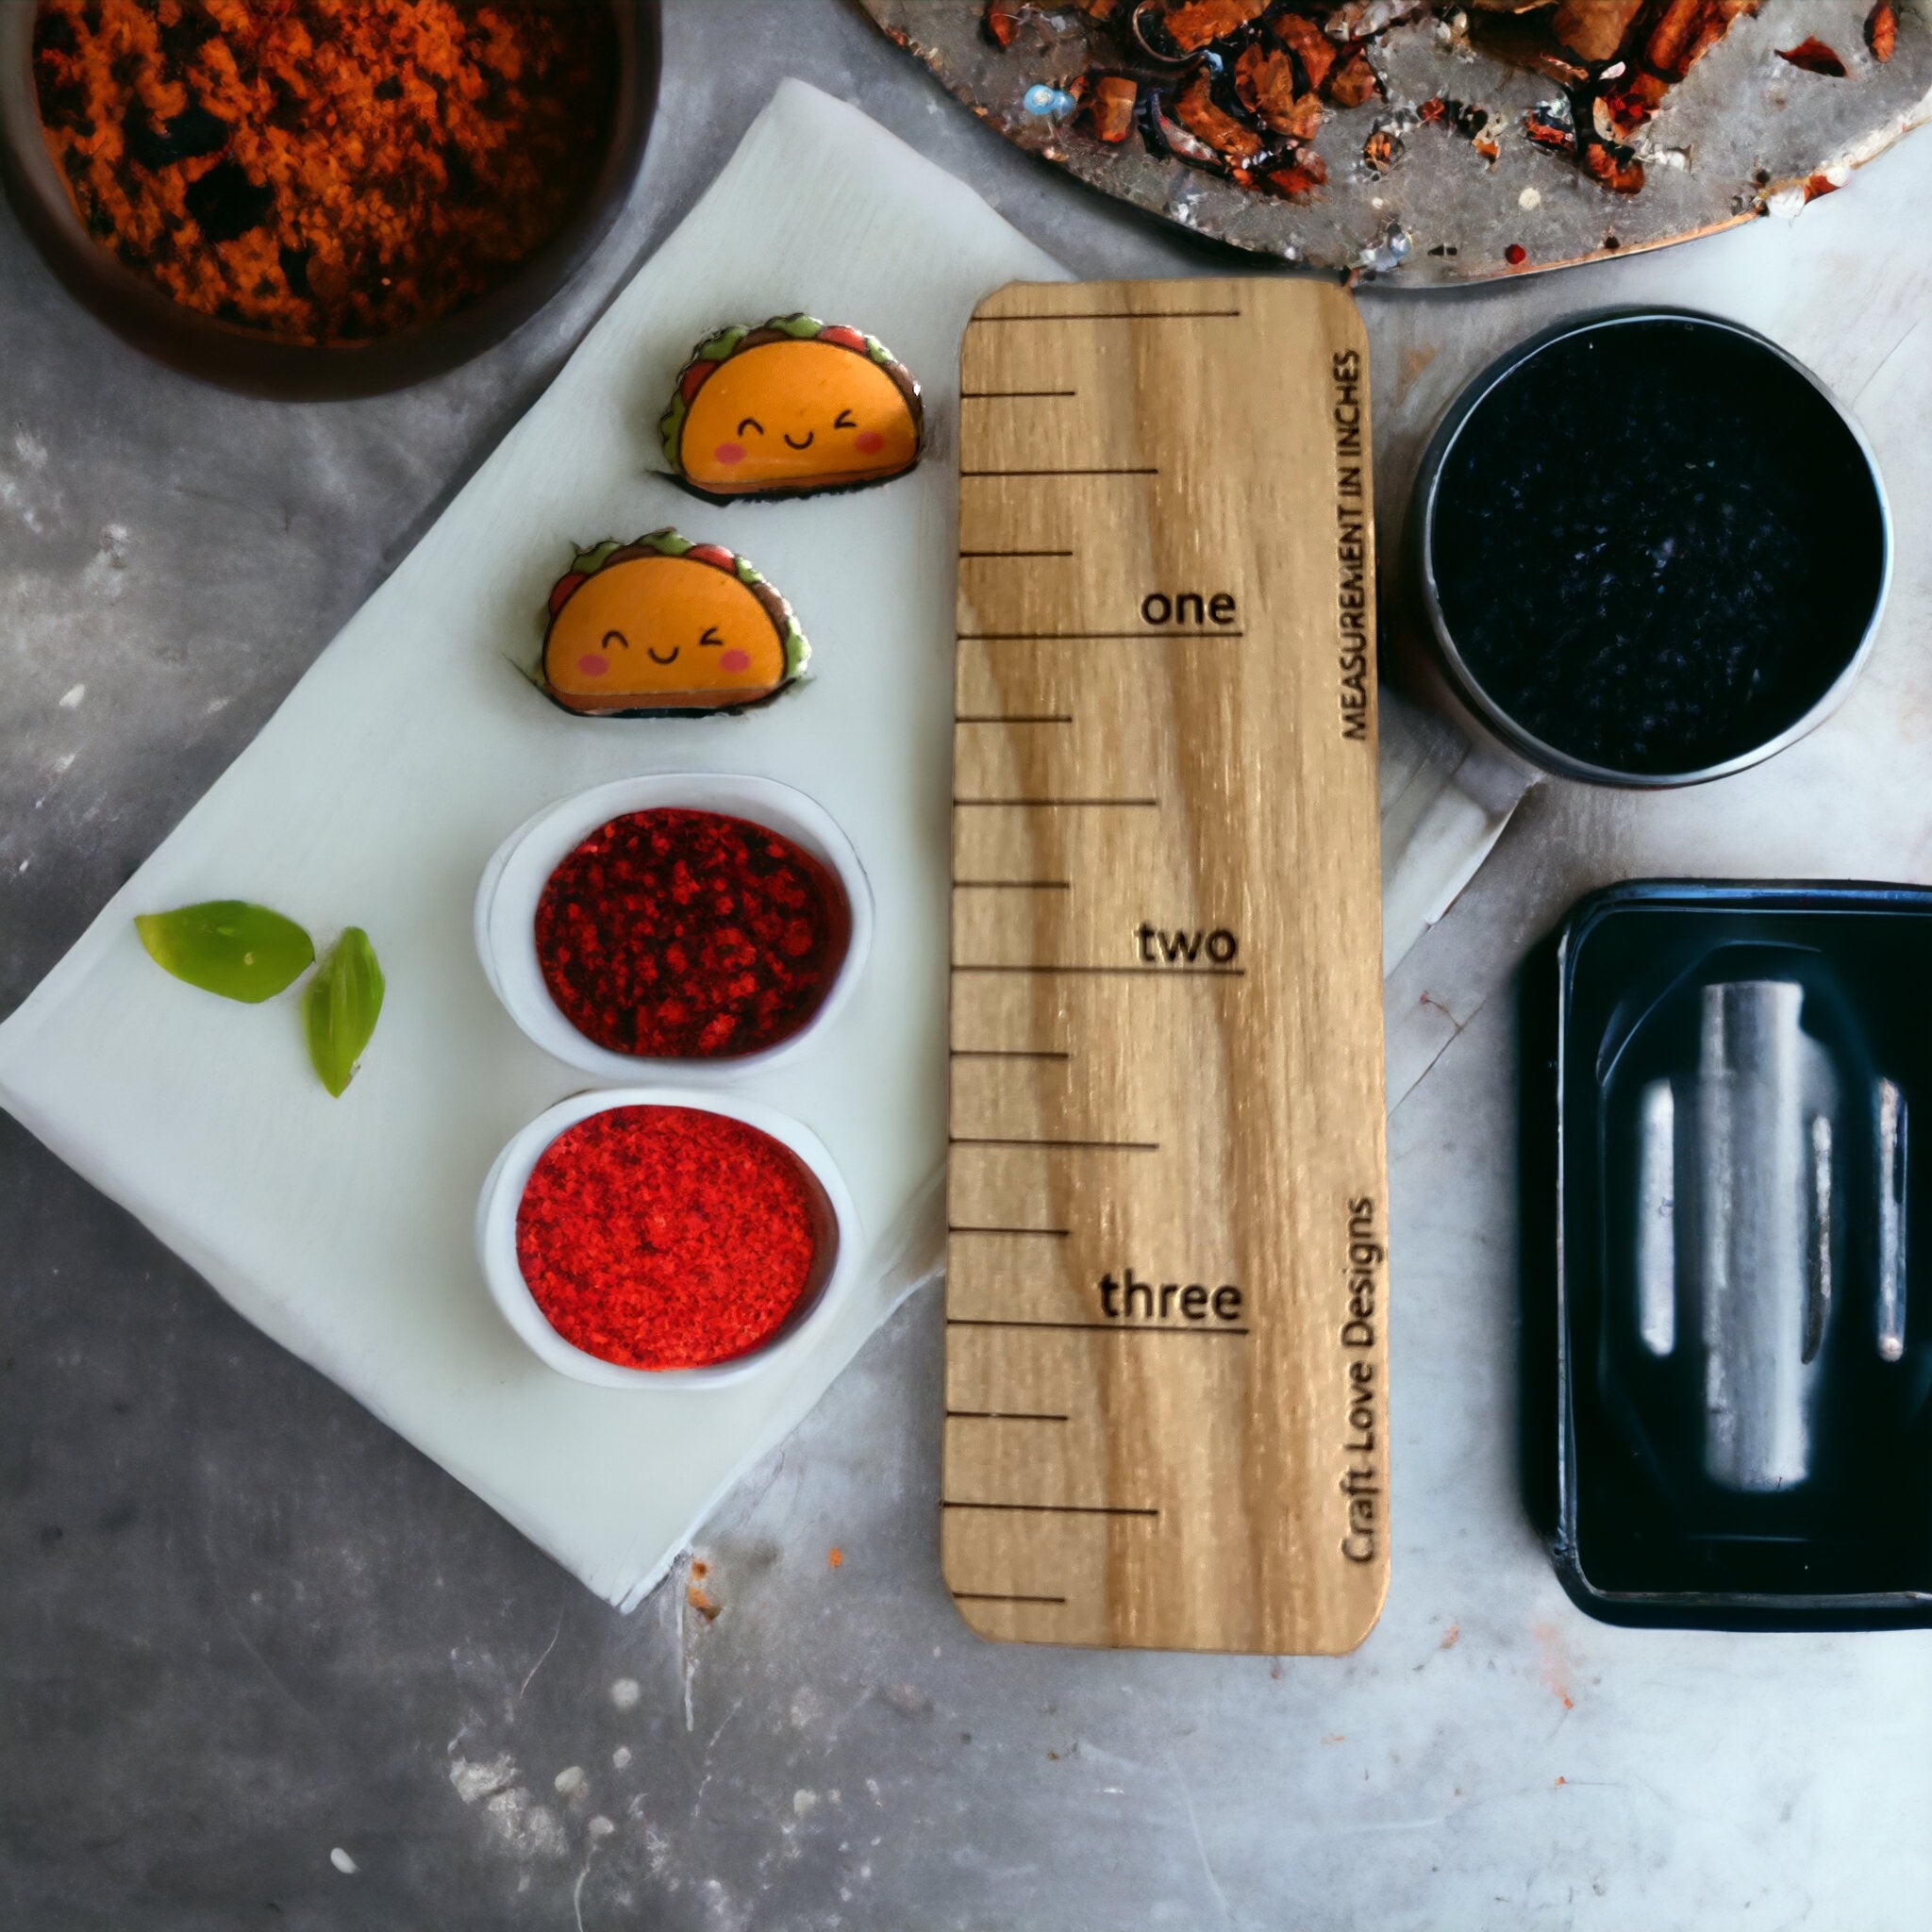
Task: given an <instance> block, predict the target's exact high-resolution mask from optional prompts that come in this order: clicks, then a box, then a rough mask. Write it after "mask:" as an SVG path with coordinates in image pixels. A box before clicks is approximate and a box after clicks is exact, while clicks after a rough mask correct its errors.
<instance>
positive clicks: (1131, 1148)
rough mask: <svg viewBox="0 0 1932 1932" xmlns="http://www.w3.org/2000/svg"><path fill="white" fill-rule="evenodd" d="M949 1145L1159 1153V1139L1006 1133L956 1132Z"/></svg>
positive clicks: (1116, 1152)
mask: <svg viewBox="0 0 1932 1932" xmlns="http://www.w3.org/2000/svg"><path fill="white" fill-rule="evenodd" d="M947 1145H948V1146H952V1147H1091V1148H1097V1149H1099V1150H1100V1151H1101V1152H1103V1153H1108V1152H1111V1153H1114V1154H1158V1153H1159V1152H1160V1142H1159V1141H1057V1140H1053V1139H1047V1140H1043V1141H1038V1140H1021V1139H1009V1138H1008V1137H1006V1136H1004V1135H999V1134H992V1135H983V1134H954V1135H951V1136H950V1137H949V1138H948V1141H947Z"/></svg>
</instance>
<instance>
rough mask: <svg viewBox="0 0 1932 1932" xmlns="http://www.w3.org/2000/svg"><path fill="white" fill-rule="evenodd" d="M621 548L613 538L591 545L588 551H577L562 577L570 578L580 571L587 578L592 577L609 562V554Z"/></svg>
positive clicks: (621, 544)
mask: <svg viewBox="0 0 1932 1932" xmlns="http://www.w3.org/2000/svg"><path fill="white" fill-rule="evenodd" d="M623 548H624V545H623V543H622V542H621V541H619V540H618V539H617V538H615V537H607V538H605V540H604V541H603V542H601V543H592V544H591V547H590V548H589V549H588V550H579V551H578V552H577V554H576V555H575V557H574V558H571V560H570V569H569V570H567V571H566V572H564V575H566V576H571V575H575V573H576V572H578V571H582V572H583V574H584V575H586V576H587V577H588V576H594V575H596V573H597V572H598V571H600V570H602V569H603V568H604V566H605V565H606V564H607V563H608V562H609V561H610V553H611V552H612V551H613V550H622V549H623Z"/></svg>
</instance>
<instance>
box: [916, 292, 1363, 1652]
mask: <svg viewBox="0 0 1932 1932" xmlns="http://www.w3.org/2000/svg"><path fill="white" fill-rule="evenodd" d="M1367 361H1368V358H1367V348H1366V343H1365V341H1364V338H1363V334H1362V329H1361V325H1360V321H1359V318H1358V317H1357V313H1356V310H1355V307H1354V304H1353V303H1352V302H1351V301H1350V299H1349V298H1348V296H1347V295H1346V294H1345V293H1343V292H1342V291H1341V290H1339V289H1335V288H1332V287H1328V286H1325V285H1323V284H1318V283H1314V282H1307V281H1294V280H1287V279H1269V280H1242V281H1190V282H1102V283H1086V284H1078V285H1074V284H1067V285H1032V284H1016V285H1014V286H1012V287H1009V288H1007V289H1004V290H1002V291H1000V292H999V293H998V294H996V295H994V296H992V297H991V299H990V300H989V301H987V302H986V303H984V304H983V305H982V306H981V307H980V308H979V310H978V311H977V313H976V314H975V316H974V320H973V322H972V324H971V325H970V326H969V327H968V329H967V331H966V338H965V345H964V348H963V350H962V352H961V362H960V373H961V382H960V403H959V418H960V431H959V462H960V483H959V496H960V504H959V604H958V610H959V641H958V675H957V708H956V711H957V721H958V722H957V725H956V730H955V738H954V768H955V779H954V794H955V803H954V813H953V973H952V1015H951V1041H952V1097H951V1134H952V1150H951V1161H950V1168H951V1173H950V1186H949V1206H950V1213H949V1219H950V1222H951V1228H952V1232H951V1237H950V1243H949V1263H948V1270H947V1280H946V1324H947V1327H946V1385H945V1386H946V1428H945V1458H944V1478H943V1521H942V1527H941V1543H942V1550H943V1559H944V1564H945V1574H946V1578H947V1582H948V1584H949V1585H950V1587H951V1589H952V1592H953V1595H954V1598H955V1599H956V1601H957V1602H958V1606H959V1608H960V1610H961V1612H962V1613H963V1614H964V1616H965V1618H966V1620H967V1622H968V1623H969V1624H971V1625H972V1626H973V1628H974V1630H976V1631H978V1632H979V1633H980V1634H981V1635H982V1636H985V1637H991V1638H1000V1639H1007V1640H1011V1641H1026V1642H1044V1643H1079V1644H1104V1645H1138V1646H1149V1647H1154V1648H1160V1649H1187V1650H1226V1651H1259V1652H1271V1653H1285V1652H1305V1653H1336V1652H1341V1651H1346V1650H1350V1649H1353V1648H1354V1646H1355V1645H1356V1644H1357V1643H1358V1642H1360V1641H1361V1640H1362V1638H1363V1637H1364V1636H1365V1635H1366V1634H1367V1632H1368V1630H1369V1629H1370V1627H1371V1626H1372V1625H1373V1624H1374V1621H1375V1617H1376V1615H1377V1613H1378V1611H1379V1609H1380V1607H1381V1602H1382V1596H1383V1592H1384V1590H1385V1588H1386V1583H1387V1574H1388V1560H1389V1555H1388V1553H1389V1524H1388V1467H1389V1459H1388V1458H1389V1441H1388V1405H1387V1357H1386V1351H1385V1342H1384V1337H1385V1317H1386V1297H1385V1269H1384V1242H1385V1240H1386V1233H1387V1225H1388V1221H1387V1194H1386V1183H1385V1172H1386V1171H1385V1166H1384V1156H1383V1138H1382V1125H1383V1091H1382V987H1381V964H1380V960H1381V903H1380V877H1379V862H1378V857H1377V839H1376V783H1375V708H1374V706H1375V671H1374V591H1373V586H1374V553H1373V523H1372V517H1371V498H1370V486H1369V432H1368V404H1367V392H1368V381H1367V377H1368V368H1367Z"/></svg>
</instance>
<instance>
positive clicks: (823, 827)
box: [475, 772, 873, 1084]
mask: <svg viewBox="0 0 1932 1932" xmlns="http://www.w3.org/2000/svg"><path fill="white" fill-rule="evenodd" d="M671 806H681V807H684V808H687V809H689V810H691V811H711V812H721V813H724V814H725V815H727V816H729V817H731V818H739V819H749V820H750V821H751V822H752V823H753V824H759V825H763V826H765V827H767V828H768V829H769V830H771V831H774V832H776V833H778V834H780V835H781V836H782V837H784V838H787V839H790V840H791V842H792V843H793V844H794V845H796V846H798V847H799V848H800V849H801V850H803V851H805V852H808V853H809V854H810V855H811V857H812V858H816V859H817V860H818V861H819V863H820V864H821V865H823V866H824V867H825V869H826V870H827V871H828V872H830V873H831V874H833V875H834V876H835V877H836V878H837V879H838V881H839V885H840V889H841V891H843V892H844V894H845V904H846V908H847V911H848V914H849V916H850V919H851V931H850V933H849V934H848V935H847V938H846V941H845V957H844V958H843V959H842V960H841V962H840V966H839V971H838V973H837V974H836V975H835V976H834V978H833V981H832V984H831V985H830V986H829V987H828V988H827V989H826V991H825V996H824V999H823V1000H822V1001H821V1002H820V1003H819V1008H818V1011H817V1012H815V1013H814V1014H813V1015H812V1016H811V1018H810V1019H809V1020H808V1021H807V1022H806V1023H805V1024H804V1025H803V1026H801V1027H800V1028H799V1029H798V1031H797V1032H796V1033H793V1034H791V1035H790V1036H789V1037H788V1038H786V1039H784V1040H781V1041H777V1042H776V1043H775V1044H774V1045H772V1046H767V1047H761V1048H760V1049H759V1050H758V1052H756V1053H746V1054H737V1055H734V1056H730V1057H720V1058H715V1059H675V1058H674V1059H666V1058H649V1057H646V1056H643V1055H641V1054H625V1053H613V1052H612V1051H611V1050H610V1049H609V1048H608V1047H605V1046H599V1045H598V1044H597V1042H596V1041H593V1040H590V1039H587V1038H586V1037H585V1036H584V1035H583V1034H581V1033H579V1032H578V1031H577V1029H576V1028H575V1026H573V1025H572V1024H571V1023H570V1022H569V1021H568V1020H567V1019H565V1018H564V1016H563V1013H562V1011H561V1010H560V1009H559V1008H558V1004H557V1002H556V1001H555V1000H554V999H552V998H551V997H550V988H549V987H548V985H546V984H545V982H544V978H543V968H542V966H541V963H540V961H539V959H538V957H537V902H538V901H539V900H540V899H541V897H542V895H543V888H544V887H545V886H546V885H547V884H549V882H550V875H551V874H552V873H554V872H555V871H556V870H557V868H558V866H559V865H560V864H562V862H563V861H564V859H565V858H568V857H569V856H570V854H571V853H573V852H574V851H575V850H576V848H577V846H578V845H579V844H580V843H581V842H582V841H584V840H585V839H587V838H589V837H590V835H591V833H592V832H594V831H596V830H597V829H598V827H599V826H601V825H608V824H609V823H610V821H611V820H612V819H619V818H623V817H624V816H625V814H626V813H628V812H635V811H650V810H653V809H658V808H664V807H671ZM872 927H873V898H872V882H871V881H870V880H869V879H868V878H867V877H866V875H865V868H864V867H863V866H861V865H860V864H859V862H858V853H857V852H855V851H854V850H853V849H852V841H851V840H849V839H848V838H846V836H845V834H844V833H843V832H842V831H841V830H840V828H839V825H838V823H837V822H836V821H835V820H834V819H833V817H832V815H831V814H830V813H829V812H828V811H826V810H825V808H824V807H823V806H821V805H819V804H817V803H816V802H815V801H814V800H812V799H809V798H808V797H807V796H806V795H805V793H804V792H802V791H793V790H792V788H791V786H790V785H780V784H779V783H778V782H777V781H776V780H775V779H773V778H750V777H741V776H737V775H734V774H729V773H724V772H664V773H659V774H657V775H656V776H654V777H649V778H620V779H619V780H617V782H616V783H615V784H611V785H599V786H597V787H596V788H595V789H594V790H592V791H580V792H578V793H577V794H576V795H575V797H574V798H566V799H563V800H561V801H560V802H559V803H558V804H556V805H552V806H546V807H545V808H543V809H542V810H541V811H540V812H538V813H537V814H536V816H535V817H534V818H531V819H529V820H527V821H526V822H525V824H522V825H519V826H518V827H517V829H516V830H515V831H514V832H512V833H511V834H510V835H509V837H508V839H506V840H505V841H503V843H502V844H501V845H500V846H498V847H497V849H496V853H495V855H494V857H492V858H491V861H490V863H489V864H488V865H487V866H485V867H484V869H483V877H482V879H481V881H480V882H479V884H478V885H477V888H476V912H475V928H476V953H477V956H478V958H481V960H482V962H483V974H484V977H485V978H486V979H488V980H489V982H490V987H491V991H492V992H494V993H495V995H496V996H497V998H498V999H499V1000H501V1001H502V1002H503V1005H504V1009H505V1010H506V1011H507V1012H508V1014H509V1016H510V1018H511V1019H512V1020H514V1021H515V1022H516V1023H517V1024H518V1025H519V1026H521V1027H522V1028H523V1030H524V1031H525V1033H526V1034H527V1035H528V1036H529V1037H530V1039H532V1040H534V1041H536V1042H537V1044H538V1045H539V1046H541V1048H542V1049H543V1050H544V1052H546V1053H550V1054H555V1055H556V1057H557V1058H558V1059H560V1060H563V1061H566V1062H567V1063H568V1064H569V1065H571V1066H574V1067H581V1068H582V1069H583V1071H584V1072H585V1073H587V1074H597V1075H598V1076H599V1077H600V1078H602V1079H606V1080H635V1079H637V1078H639V1077H640V1076H642V1077H645V1078H649V1077H650V1076H652V1075H654V1074H657V1075H665V1076H670V1077H675V1078H676V1079H679V1080H698V1081H703V1082H705V1083H706V1084H709V1083H711V1082H713V1081H731V1080H735V1079H737V1078H739V1077H741V1075H743V1074H746V1073H749V1072H752V1071H754V1070H755V1069H758V1068H760V1067H766V1066H769V1065H771V1063H772V1062H773V1061H774V1060H775V1059H779V1058H782V1057H784V1056H785V1055H787V1054H793V1053H796V1052H798V1050H799V1049H800V1048H801V1047H803V1046H804V1045H805V1044H806V1043H807V1042H808V1041H809V1040H810V1039H811V1038H812V1037H813V1036H814V1035H815V1034H818V1033H820V1032H823V1031H824V1028H825V1027H827V1026H828V1025H830V1024H831V1023H832V1021H833V1019H834V1018H835V1017H836V1015H837V1014H838V1012H839V1011H840V1009H841V1008H842V1007H843V1006H844V1004H845V1002H846V1001H847V1000H848V999H849V998H850V997H851V995H852V989H853V988H854V986H856V985H857V984H858V975H859V974H860V973H861V972H862V971H863V970H864V967H865V958H866V954H867V953H868V952H869V951H870V950H871V948H872Z"/></svg>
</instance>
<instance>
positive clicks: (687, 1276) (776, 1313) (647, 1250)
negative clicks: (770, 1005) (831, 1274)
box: [517, 1107, 820, 1369]
mask: <svg viewBox="0 0 1932 1932" xmlns="http://www.w3.org/2000/svg"><path fill="white" fill-rule="evenodd" d="M819 1226H820V1217H819V1213H818V1212H817V1211H815V1202H814V1191H813V1189H812V1186H811V1183H810V1181H809V1180H808V1176H807V1174H806V1171H805V1169H804V1167H803V1165H802V1164H801V1162H800V1161H799V1159H798V1158H797V1157H796V1156H795V1155H794V1154H793V1153H792V1152H791V1149H790V1148H788V1147H785V1146H783V1145H782V1144H781V1143H780V1142H778V1141H774V1140H773V1139H772V1137H771V1136H770V1135H769V1134H764V1133H760V1132H759V1131H758V1128H757V1127H753V1126H747V1125H746V1124H745V1123H744V1122H742V1121H739V1120H733V1119H732V1118H731V1117H730V1116H729V1115H728V1114H720V1113H708V1112H706V1111H705V1110H704V1109H703V1108H691V1107H613V1108H606V1109H605V1110H604V1111H603V1112H602V1113H593V1114H591V1116H590V1117H589V1118H588V1119H587V1120H581V1121H579V1122H577V1124H575V1126H572V1127H566V1128H565V1129H564V1130H563V1132H562V1133H560V1134H559V1135H558V1137H557V1139H556V1140H554V1141H551V1143H550V1145H549V1146H548V1147H546V1148H545V1149H544V1150H543V1152H542V1154H541V1157H540V1158H539V1159H538V1161H537V1165H536V1167H535V1168H534V1169H533V1170H532V1172H531V1174H530V1178H529V1181H528V1183H527V1185H526V1186H525V1189H524V1197H523V1200H522V1202H521V1203H520V1204H519V1206H518V1208H517V1265H518V1266H519V1267H520V1268H521V1269H522V1270H523V1275H524V1280H525V1282H526V1283H527V1284H528V1286H529V1290H530V1292H531V1294H532V1295H534V1296H535V1297H536V1302H537V1306H538V1307H540V1308H541V1309H542V1311H543V1319H544V1320H545V1321H547V1322H548V1323H549V1324H550V1325H551V1326H552V1327H553V1328H555V1329H556V1330H557V1332H558V1334H559V1335H561V1336H562V1337H563V1339H564V1340H565V1341H568V1342H570V1343H571V1344H572V1345H573V1346H575V1347H577V1348H580V1349H582V1350H583V1351H584V1352H585V1353H586V1354H587V1355H593V1356H596V1357H599V1358H600V1359H602V1360H604V1361H607V1362H617V1363H620V1364H622V1365H623V1366H624V1367H625V1368H631V1369H690V1368H697V1367H700V1366H702V1365H703V1364H705V1363H708V1362H724V1361H730V1360H731V1359H732V1358H733V1357H737V1356H741V1355H745V1354H748V1353H749V1352H750V1351H751V1350H753V1349H755V1348H757V1347H758V1346H759V1345H760V1344H761V1343H762V1342H765V1341H769V1340H770V1339H771V1338H772V1336H774V1334H776V1332H777V1331H778V1330H779V1329H780V1328H781V1327H782V1326H783V1325H784V1324H785V1321H786V1318H787V1317H788V1316H790V1315H791V1312H792V1310H793V1309H794V1308H796V1307H797V1306H798V1304H799V1301H800V1299H801V1297H802V1296H803V1295H804V1294H805V1292H806V1291H807V1289H808V1287H810V1286H811V1285H812V1280H813V1275H814V1272H815V1264H816V1262H817V1259H818V1230H819Z"/></svg>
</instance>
